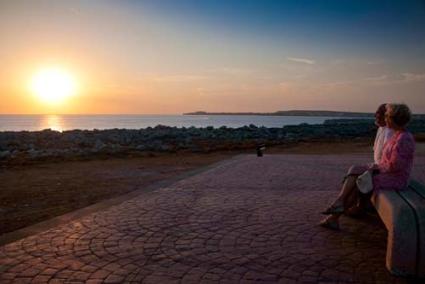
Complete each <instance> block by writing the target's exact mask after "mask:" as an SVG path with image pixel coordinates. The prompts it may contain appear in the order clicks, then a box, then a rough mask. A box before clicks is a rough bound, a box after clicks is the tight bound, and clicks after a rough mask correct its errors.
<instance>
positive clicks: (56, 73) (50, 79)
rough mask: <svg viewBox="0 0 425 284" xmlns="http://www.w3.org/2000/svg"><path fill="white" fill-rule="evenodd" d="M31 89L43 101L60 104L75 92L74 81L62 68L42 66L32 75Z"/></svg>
mask: <svg viewBox="0 0 425 284" xmlns="http://www.w3.org/2000/svg"><path fill="white" fill-rule="evenodd" d="M31 90H32V92H34V94H35V95H36V96H37V97H38V98H39V99H40V100H41V101H43V102H44V103H48V104H60V103H63V102H65V101H66V99H67V98H69V97H70V96H72V95H74V94H75V91H76V82H75V79H74V77H73V76H72V75H71V74H70V73H69V72H67V71H66V70H64V69H60V68H44V69H41V70H39V71H38V72H37V73H36V74H34V76H33V77H32V79H31Z"/></svg>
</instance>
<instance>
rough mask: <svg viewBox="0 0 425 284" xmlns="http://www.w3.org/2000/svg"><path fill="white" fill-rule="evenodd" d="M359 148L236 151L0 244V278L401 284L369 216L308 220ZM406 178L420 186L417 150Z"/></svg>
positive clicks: (358, 160)
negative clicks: (330, 225)
mask: <svg viewBox="0 0 425 284" xmlns="http://www.w3.org/2000/svg"><path fill="white" fill-rule="evenodd" d="M370 159H371V157H369V156H367V155H345V156H336V155H323V156H317V155H265V156H264V157H262V158H257V157H256V156H254V155H241V156H238V157H237V158H234V159H231V160H229V161H226V162H225V163H222V164H220V165H219V166H217V167H215V168H213V169H210V170H208V171H206V172H203V173H200V174H198V175H196V176H192V177H189V178H187V179H184V180H182V181H179V182H177V183H175V184H173V185H171V186H168V187H166V188H162V189H158V190H156V191H152V192H149V193H144V194H141V195H139V196H137V197H135V198H132V199H130V200H127V201H125V202H123V203H121V204H119V205H115V206H113V207H110V208H108V209H106V210H103V211H100V212H97V213H93V214H90V215H87V216H84V217H82V218H80V219H77V220H75V221H72V222H69V223H67V224H63V225H60V226H58V227H55V228H52V229H50V230H47V231H45V232H43V233H40V234H37V235H34V236H30V237H27V238H25V239H22V240H19V241H17V242H14V243H11V244H7V245H5V246H3V247H0V268H1V269H0V282H1V283H9V282H14V283H29V282H31V281H34V282H38V283H43V282H44V283H47V282H48V283H64V282H70V283H71V282H75V283H83V282H85V283H122V282H134V283H140V282H143V283H155V284H156V283H174V282H175V283H178V282H181V283H276V282H278V283H319V282H324V283H338V282H339V283H364V282H376V283H379V282H381V283H407V280H406V279H403V278H396V277H394V276H392V275H390V274H389V273H388V272H387V270H386V269H385V253H386V250H385V249H386V236H387V232H386V230H385V227H383V225H382V223H381V222H380V220H379V219H378V218H376V217H375V218H373V217H371V218H370V220H369V219H368V220H367V221H362V220H353V219H348V218H344V217H343V218H342V220H341V221H342V222H341V226H342V231H341V232H333V231H329V230H326V229H323V228H321V227H319V226H317V223H318V222H319V220H320V219H321V218H322V216H321V215H320V213H319V212H320V211H321V210H323V208H324V207H326V205H328V204H329V203H330V202H331V200H332V199H333V198H335V196H336V195H337V193H338V189H339V186H340V184H341V177H342V176H343V175H344V173H345V171H346V170H347V168H348V167H349V166H350V165H351V164H364V163H367V162H369V161H370ZM413 175H414V177H416V178H417V179H419V180H421V181H422V182H424V181H425V178H424V177H425V157H422V156H420V157H417V158H416V161H415V167H414V173H413Z"/></svg>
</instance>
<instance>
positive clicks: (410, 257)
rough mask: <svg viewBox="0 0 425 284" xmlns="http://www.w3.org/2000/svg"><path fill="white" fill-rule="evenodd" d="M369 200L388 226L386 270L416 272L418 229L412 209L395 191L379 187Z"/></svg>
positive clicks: (400, 274) (403, 274) (401, 273)
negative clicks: (377, 191)
mask: <svg viewBox="0 0 425 284" xmlns="http://www.w3.org/2000/svg"><path fill="white" fill-rule="evenodd" d="M372 202H373V203H374V205H375V208H376V210H377V212H378V214H379V216H380V217H381V219H382V221H383V222H384V224H385V227H386V228H387V230H388V239H387V256H386V266H387V268H388V270H389V271H391V273H393V274H394V275H398V276H408V275H415V274H416V263H417V259H416V257H417V252H416V250H417V243H418V240H417V237H418V232H417V224H416V218H415V215H414V212H413V209H412V208H411V207H410V206H409V205H408V204H407V203H406V201H405V200H403V199H402V198H401V197H400V195H399V194H398V193H397V192H396V191H380V192H379V193H378V194H375V195H374V196H373V198H372Z"/></svg>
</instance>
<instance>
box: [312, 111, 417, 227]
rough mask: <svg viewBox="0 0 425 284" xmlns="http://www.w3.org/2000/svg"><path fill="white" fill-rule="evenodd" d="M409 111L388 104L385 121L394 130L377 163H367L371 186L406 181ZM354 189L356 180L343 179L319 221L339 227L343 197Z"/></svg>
mask: <svg viewBox="0 0 425 284" xmlns="http://www.w3.org/2000/svg"><path fill="white" fill-rule="evenodd" d="M410 119H411V112H410V110H409V108H408V107H407V106H406V105H404V104H388V105H387V111H386V113H385V122H386V124H387V126H388V127H389V128H391V129H392V130H393V131H394V133H393V135H392V137H391V138H390V139H389V140H388V141H387V143H386V144H385V145H384V148H383V150H382V157H381V159H380V160H379V163H378V164H373V165H372V166H370V167H369V169H368V170H369V171H371V172H373V179H372V181H373V190H374V191H378V190H403V189H404V188H405V187H406V186H407V183H408V179H409V176H410V172H411V170H412V165H413V156H414V152H415V140H414V138H413V135H412V134H411V133H410V132H408V131H407V130H406V125H407V124H408V123H409V122H410ZM355 190H357V185H356V180H355V179H351V180H347V181H346V182H345V183H344V186H343V188H342V190H341V193H340V195H339V196H338V198H337V199H336V200H335V202H334V203H333V204H332V205H331V206H330V207H329V208H327V209H326V210H325V211H324V212H323V213H324V214H329V215H330V216H328V217H327V218H325V219H324V220H322V221H321V222H320V225H321V226H323V227H326V228H330V229H335V230H338V229H339V217H340V216H341V214H342V213H344V211H345V203H346V200H347V198H348V197H349V196H350V195H351V194H352V192H353V191H355Z"/></svg>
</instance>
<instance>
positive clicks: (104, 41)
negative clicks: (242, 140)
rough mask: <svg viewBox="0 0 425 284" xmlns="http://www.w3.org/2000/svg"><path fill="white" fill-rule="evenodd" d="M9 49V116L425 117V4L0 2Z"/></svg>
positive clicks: (0, 35) (0, 30) (1, 81)
mask: <svg viewBox="0 0 425 284" xmlns="http://www.w3.org/2000/svg"><path fill="white" fill-rule="evenodd" d="M0 39H1V47H0V63H1V68H0V114H37V113H55V114H180V113H184V112H191V111H199V110H203V111H210V112H274V111H279V110H292V109H307V110H308V109H315V110H340V111H361V112H373V111H374V110H375V109H376V107H377V106H378V105H379V104H381V103H385V102H396V103H398V102H403V103H406V104H408V105H409V106H410V107H411V109H412V110H413V112H416V113H425V1H423V0H410V1H384V0H383V1H362V0H353V1H348V0H333V1H332V0H310V1H307V0H296V1H289V0H288V1H271V0H258V1H254V0H244V1H242V0H241V1H218V0H215V1H212V0H211V1H202V0H197V1H195V0H192V1H189V0H179V1H173V0H169V1H165V0H155V1H153V0H152V1H129V0H121V1H107V0H104V1H96V0H92V1H88V0H87V1H61V0H58V1H41V0H31V1H22V0H17V1H7V0H0ZM50 67H54V68H58V69H60V70H64V71H66V72H67V73H68V74H70V75H71V76H72V78H73V80H74V82H75V85H76V87H75V90H74V93H73V96H70V97H68V98H66V99H63V100H62V101H60V100H59V102H58V101H57V102H55V103H54V104H53V103H49V102H46V101H43V100H41V99H40V96H37V95H36V94H34V91H33V90H32V89H31V87H30V85H31V80H32V79H33V78H34V77H35V76H36V74H37V73H39V72H40V70H43V69H45V68H50Z"/></svg>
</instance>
